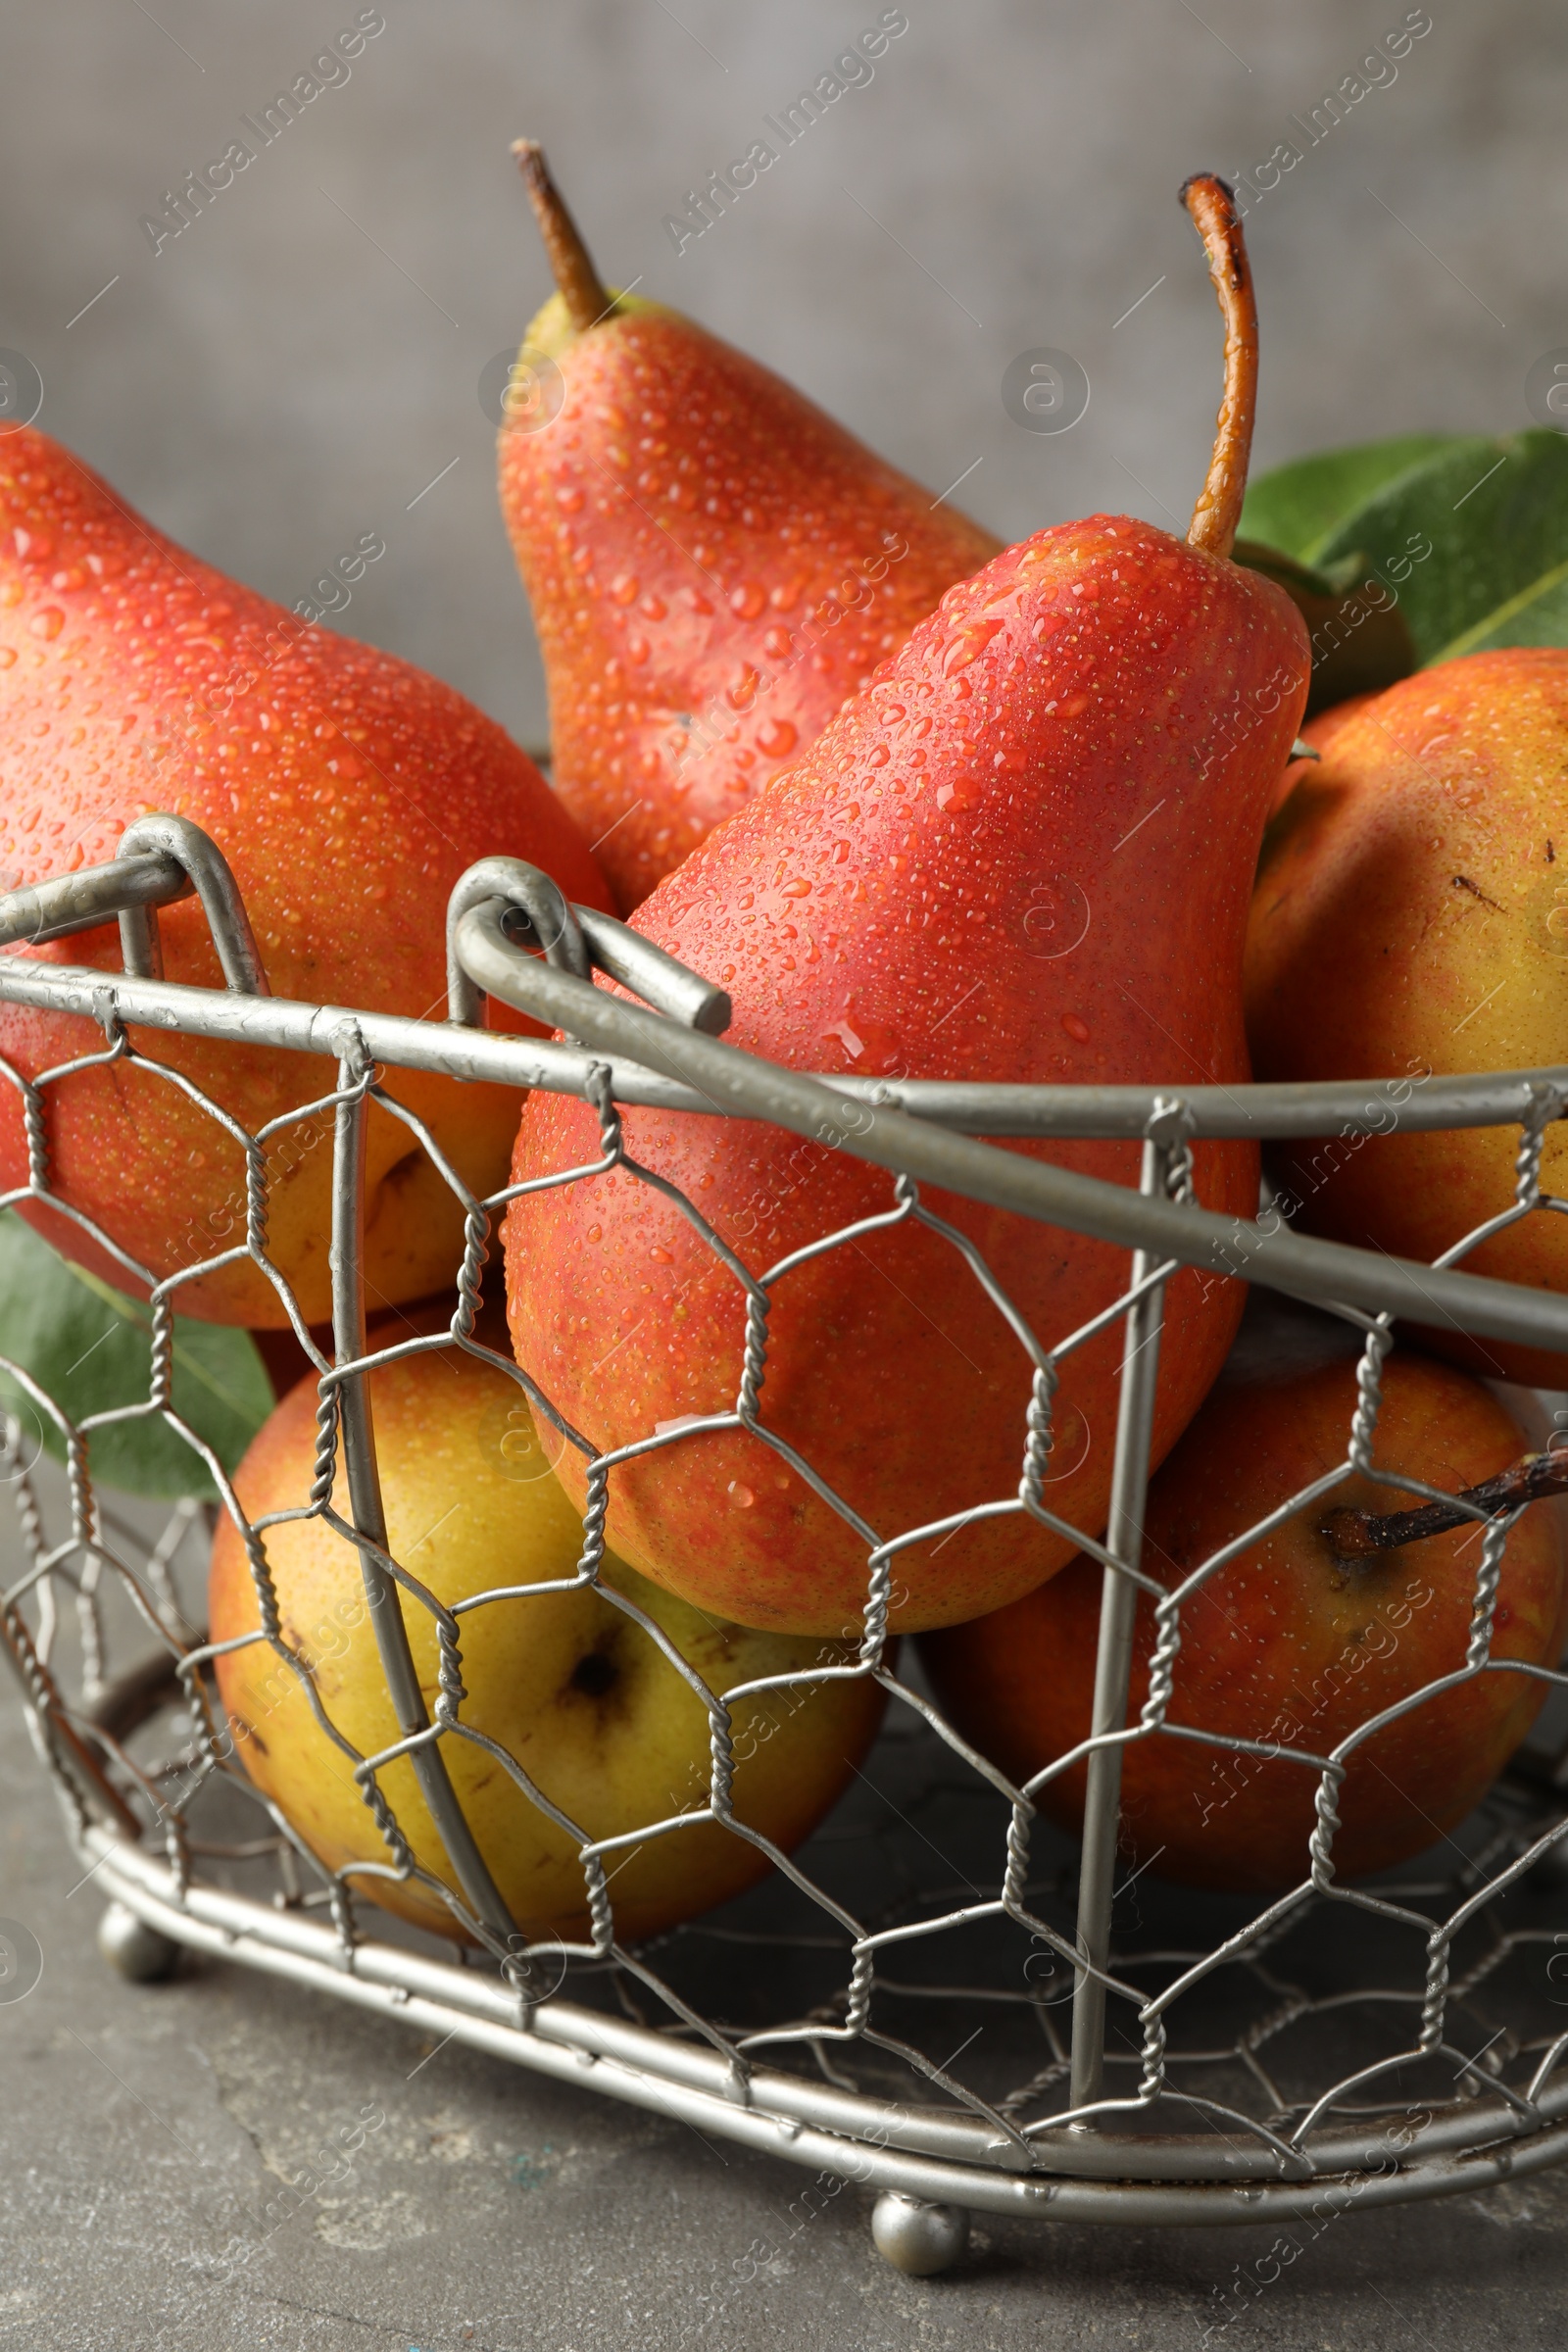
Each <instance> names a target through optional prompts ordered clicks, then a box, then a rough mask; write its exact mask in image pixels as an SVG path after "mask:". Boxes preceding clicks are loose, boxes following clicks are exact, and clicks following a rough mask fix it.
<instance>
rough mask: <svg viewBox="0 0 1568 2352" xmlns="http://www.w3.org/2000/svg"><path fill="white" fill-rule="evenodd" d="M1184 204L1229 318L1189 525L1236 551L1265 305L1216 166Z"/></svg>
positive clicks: (1190, 538)
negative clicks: (1215, 409) (1221, 378)
mask: <svg viewBox="0 0 1568 2352" xmlns="http://www.w3.org/2000/svg"><path fill="white" fill-rule="evenodd" d="M1182 203H1183V204H1184V205H1185V206H1186V208H1187V211H1188V212H1189V213H1190V214H1191V216H1192V220H1193V225H1194V226H1195V227H1196V229H1197V230H1198V233H1199V235H1200V236H1201V238H1202V240H1203V251H1204V253H1205V254H1206V255H1207V256H1208V274H1209V276H1210V277H1211V278H1212V279H1213V281H1214V291H1215V293H1216V294H1217V295H1218V296H1219V307H1220V313H1221V316H1222V317H1223V319H1224V320H1225V390H1224V393H1223V394H1222V396H1221V399H1220V404H1219V415H1218V417H1216V418H1215V420H1214V454H1213V456H1212V457H1211V458H1210V459H1209V461H1208V479H1207V481H1205V482H1204V484H1203V487H1202V489H1201V491H1200V493H1199V498H1198V504H1197V506H1196V507H1195V508H1194V509H1193V519H1192V521H1191V523H1190V524H1189V525H1188V529H1187V544H1188V546H1189V547H1201V548H1202V549H1203V550H1204V552H1205V553H1206V554H1208V555H1211V556H1228V555H1229V554H1230V552H1231V548H1232V547H1233V545H1234V544H1235V540H1236V526H1237V524H1238V523H1239V522H1240V521H1241V518H1242V501H1243V499H1244V498H1245V497H1246V496H1247V465H1248V460H1249V459H1250V456H1251V454H1252V417H1253V415H1254V413H1255V411H1256V408H1257V303H1256V300H1255V298H1254V296H1253V293H1252V272H1251V270H1250V269H1249V267H1248V262H1247V246H1246V243H1245V241H1244V239H1243V236H1242V223H1241V217H1240V215H1239V214H1238V213H1237V210H1236V198H1235V195H1234V193H1233V192H1232V190H1231V189H1230V188H1228V187H1227V186H1226V184H1225V182H1224V180H1222V179H1219V178H1216V176H1215V174H1214V173H1213V172H1195V173H1194V175H1193V177H1192V178H1191V179H1189V180H1187V181H1186V182H1185V183H1184V185H1183V188H1182Z"/></svg>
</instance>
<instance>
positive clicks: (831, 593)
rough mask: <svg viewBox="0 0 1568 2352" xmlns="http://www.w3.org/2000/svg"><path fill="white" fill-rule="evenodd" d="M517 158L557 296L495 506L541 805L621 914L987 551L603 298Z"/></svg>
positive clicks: (718, 350) (832, 432) (963, 527)
mask: <svg viewBox="0 0 1568 2352" xmlns="http://www.w3.org/2000/svg"><path fill="white" fill-rule="evenodd" d="M516 153H517V155H518V157H519V159H520V161H521V163H522V167H523V174H524V177H525V179H526V181H527V185H528V191H529V194H530V196H531V197H532V199H533V203H534V206H535V209H536V211H537V213H538V216H539V222H540V227H541V229H542V230H543V232H544V237H545V243H546V247H547V250H548V252H549V254H550V258H551V261H552V264H553V265H554V268H555V271H556V276H557V279H558V282H559V285H560V288H561V291H560V292H559V293H558V294H556V295H554V296H553V297H552V298H551V300H550V301H549V302H547V303H546V304H545V306H544V308H543V310H542V311H541V312H540V313H539V315H538V317H537V318H536V319H534V321H533V323H532V325H531V326H530V327H529V329H528V333H527V336H526V339H525V341H524V343H523V347H522V360H521V363H520V365H521V366H522V367H523V368H524V369H525V370H526V373H525V375H524V376H523V377H522V379H521V380H520V382H519V385H518V387H517V388H518V391H519V392H520V394H521V395H522V397H521V398H519V399H518V400H517V401H516V403H515V408H514V409H513V412H512V414H511V415H510V416H509V417H508V418H507V420H506V421H504V422H503V425H502V429H501V442H500V456H501V505H502V511H503V513H504V515H505V516H506V522H507V528H508V530H509V531H510V532H511V534H512V544H513V547H514V549H515V554H516V558H517V567H518V569H519V571H520V572H521V574H522V579H523V585H524V586H525V587H526V589H527V591H528V595H529V598H530V600H531V602H532V605H533V613H534V622H535V625H536V627H537V629H538V632H539V642H540V646H541V649H542V651H543V654H544V662H545V673H546V677H547V679H548V681H549V686H550V717H551V737H552V746H553V754H554V778H555V784H556V789H557V790H558V791H559V792H560V794H561V796H562V798H563V799H564V802H565V803H566V806H567V808H568V809H570V810H571V811H572V813H573V815H574V816H575V817H576V818H577V820H578V822H579V823H580V824H581V825H582V827H583V830H584V832H585V833H586V835H587V838H588V839H589V841H590V842H592V843H593V844H594V845H595V846H596V848H597V850H598V854H599V856H600V858H601V859H602V861H603V863H604V867H605V871H606V872H607V873H608V874H609V876H610V879H611V882H612V884H613V888H614V890H615V893H616V896H617V897H618V899H619V901H620V904H621V906H622V907H623V908H625V909H629V908H631V907H635V906H636V905H637V904H638V902H639V901H640V900H642V899H644V898H646V897H647V895H648V893H649V892H650V891H651V890H652V889H653V887H654V884H655V883H656V882H657V881H658V880H659V879H660V877H661V875H662V874H666V873H668V872H669V871H670V870H671V868H672V867H674V866H677V865H678V864H679V863H680V861H681V859H682V858H684V857H685V856H686V855H687V853H688V852H689V851H691V850H693V849H695V848H696V846H697V844H698V843H699V842H700V841H701V840H702V839H703V838H704V836H705V835H706V834H707V833H708V832H710V831H711V828H712V827H713V826H714V825H716V824H717V823H719V821H720V820H721V819H722V818H724V817H726V816H729V815H730V814H731V813H732V812H733V811H734V810H735V809H739V808H740V807H742V805H743V804H744V803H745V802H746V801H748V800H750V798H751V797H752V795H753V794H754V793H756V792H757V791H759V790H760V787H761V786H762V785H763V784H765V783H766V782H767V780H768V778H769V777H770V776H771V775H773V774H775V773H776V772H777V771H778V769H779V768H781V767H783V766H785V765H787V764H789V763H790V761H791V760H794V759H797V758H799V756H800V755H801V753H802V752H804V751H805V749H806V748H807V746H808V745H809V744H810V743H811V742H812V741H813V740H814V738H815V737H816V736H817V735H819V734H820V733H821V731H822V728H823V727H824V726H825V725H826V724H827V722H828V720H829V719H830V718H831V717H832V716H833V714H834V712H835V711H838V710H839V709H840V708H841V706H842V705H843V704H844V703H845V702H846V701H847V700H848V698H849V696H850V695H851V694H853V693H854V692H855V690H856V689H857V688H858V687H859V686H863V685H864V684H865V683H866V681H867V679H868V678H869V677H870V674H871V672H872V671H873V670H874V669H875V668H876V666H877V663H878V662H881V661H882V660H884V658H885V657H886V656H887V655H889V654H891V653H892V652H894V651H895V650H896V648H897V647H899V646H900V645H902V643H903V642H904V640H905V638H906V637H907V635H908V633H909V631H910V629H911V628H912V627H913V626H914V624H915V622H916V621H917V620H921V619H923V618H924V617H925V615H926V614H927V613H930V612H931V611H932V610H933V608H934V607H935V605H936V603H937V600H938V598H939V597H940V596H941V595H942V593H943V591H944V589H946V588H949V587H951V586H952V584H953V582H954V581H955V580H958V579H962V578H963V577H964V576H965V575H966V574H967V573H969V572H972V571H977V570H978V569H979V567H980V565H981V564H984V563H985V561H986V559H987V558H988V557H990V556H994V555H995V554H996V553H997V551H998V549H999V547H1000V546H1001V544H1002V543H1001V541H1000V540H998V539H994V538H993V537H992V536H991V534H990V532H989V531H983V530H981V529H980V527H979V525H978V524H977V523H973V522H970V521H969V520H967V518H966V517H965V516H964V515H959V514H957V513H956V512H955V510H954V509H953V508H952V507H949V506H946V505H944V504H942V503H941V502H940V501H938V500H936V499H934V498H933V497H932V495H931V493H930V491H929V490H923V489H922V488H921V487H920V485H919V484H918V483H917V482H911V481H910V480H909V479H908V477H907V475H906V474H902V473H899V472H897V471H896V470H895V469H894V467H893V466H886V465H884V464H883V462H882V461H881V459H880V458H878V457H876V456H874V455H873V454H872V452H871V451H870V450H868V449H867V448H866V447H865V446H864V445H863V443H861V442H859V441H857V440H856V438H855V436H854V435H853V434H852V433H848V432H846V431H845V430H844V428H843V426H842V425H838V424H835V423H834V422H833V420H832V418H831V417H825V416H824V415H823V414H822V411H821V410H820V409H818V408H816V407H815V406H814V405H813V404H812V403H811V402H810V401H809V400H807V399H806V398H805V396H804V395H803V394H802V393H799V392H797V391H795V390H794V388H793V387H792V386H791V385H789V384H787V383H785V382H783V381H782V379H781V378H780V377H778V376H776V375H774V374H772V373H771V372H770V371H769V370H768V369H767V368H762V367H760V366H759V365H758V363H757V362H756V361H755V360H749V359H748V358H747V357H746V356H745V354H744V353H742V352H739V351H736V350H734V349H732V348H731V346H730V345H729V344H727V343H721V342H719V341H718V339H717V338H716V337H715V336H713V335H710V334H705V332H704V331H703V329H702V328H701V327H700V326H697V325H695V324H694V323H693V322H692V320H690V319H684V318H682V317H681V315H680V314H679V312H677V311H671V310H666V309H665V308H664V307H663V306H662V304H660V303H654V302H648V301H645V300H643V299H642V298H641V297H640V296H637V295H633V294H621V295H613V294H612V293H610V292H609V291H607V289H606V288H605V287H604V286H603V285H602V284H601V283H600V281H599V277H598V274H597V272H596V270H595V269H594V266H593V263H592V261H591V260H590V259H589V257H588V253H587V250H586V248H585V247H584V245H583V242H582V239H581V237H580V236H579V235H578V233H577V230H576V228H575V226H574V225H573V223H572V221H571V218H570V216H569V214H568V213H567V212H566V209H565V207H564V204H563V202H562V200H561V197H560V195H559V193H558V192H557V190H556V188H555V186H554V184H553V182H552V181H551V179H550V176H549V174H548V172H546V170H545V164H544V158H543V156H542V154H541V153H540V151H539V148H538V147H537V146H536V145H535V144H534V142H533V141H532V140H519V141H518V144H517V148H516ZM551 368H555V369H559V373H560V381H559V382H557V381H555V380H554V379H553V378H551V377H550V375H549V370H550V369H551ZM558 396H559V398H560V400H561V407H560V411H559V414H556V413H555V403H556V400H557V398H558Z"/></svg>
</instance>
